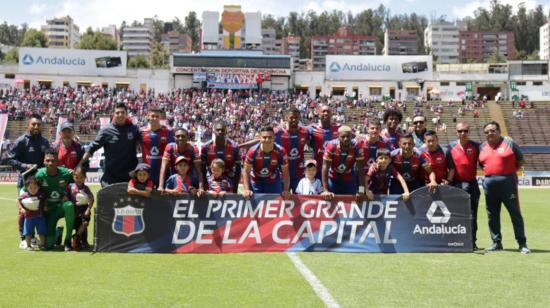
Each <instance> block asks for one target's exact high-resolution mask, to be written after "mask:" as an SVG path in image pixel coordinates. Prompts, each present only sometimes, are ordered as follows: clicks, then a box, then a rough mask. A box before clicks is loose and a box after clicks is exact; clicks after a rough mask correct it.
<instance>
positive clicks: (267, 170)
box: [260, 168, 269, 177]
mask: <svg viewBox="0 0 550 308" xmlns="http://www.w3.org/2000/svg"><path fill="white" fill-rule="evenodd" d="M268 174H269V169H267V168H263V169H262V170H260V175H261V176H263V177H266V176H267V175H268Z"/></svg>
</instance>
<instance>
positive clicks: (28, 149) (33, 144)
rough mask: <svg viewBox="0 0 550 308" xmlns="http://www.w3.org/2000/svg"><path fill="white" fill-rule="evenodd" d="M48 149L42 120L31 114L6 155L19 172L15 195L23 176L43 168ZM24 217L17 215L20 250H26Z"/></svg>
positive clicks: (20, 214) (19, 188) (20, 185)
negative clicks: (22, 132)
mask: <svg viewBox="0 0 550 308" xmlns="http://www.w3.org/2000/svg"><path fill="white" fill-rule="evenodd" d="M49 147H50V143H49V142H48V139H46V138H44V137H43V136H42V118H41V117H40V115H39V114H33V115H31V116H30V118H29V123H28V126H27V132H26V133H25V134H24V135H22V136H21V137H19V138H17V139H16V140H15V142H14V143H13V147H12V148H11V150H10V152H9V154H8V163H9V164H10V165H11V166H13V167H14V168H15V169H16V170H17V171H18V172H19V178H18V180H17V193H18V194H19V191H20V190H21V188H22V187H23V174H25V175H31V173H34V172H36V170H37V169H38V168H42V167H43V166H44V153H45V152H46V149H48V148H49ZM24 221H25V216H24V214H23V213H19V218H18V225H19V235H20V237H21V243H20V245H19V246H20V247H21V248H27V246H26V242H25V238H24V236H23V223H24Z"/></svg>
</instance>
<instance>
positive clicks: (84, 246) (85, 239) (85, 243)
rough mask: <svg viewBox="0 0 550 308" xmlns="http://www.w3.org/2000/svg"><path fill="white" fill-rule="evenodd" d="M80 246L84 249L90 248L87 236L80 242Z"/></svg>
mask: <svg viewBox="0 0 550 308" xmlns="http://www.w3.org/2000/svg"><path fill="white" fill-rule="evenodd" d="M80 245H81V246H80V247H82V249H84V250H87V249H89V248H90V244H89V243H88V239H87V238H85V237H84V238H82V241H81V242H80Z"/></svg>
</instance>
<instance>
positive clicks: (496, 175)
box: [479, 121, 531, 254]
mask: <svg viewBox="0 0 550 308" xmlns="http://www.w3.org/2000/svg"><path fill="white" fill-rule="evenodd" d="M483 132H484V133H485V138H486V140H487V141H485V142H484V143H483V144H481V146H480V148H479V163H480V165H481V166H482V168H483V173H485V179H484V180H483V190H484V191H485V204H486V207H487V216H488V218H489V231H490V232H491V239H492V240H493V244H492V245H491V246H489V247H488V248H487V249H486V250H487V251H498V250H502V233H501V232H500V209H501V204H502V203H504V206H505V207H506V209H507V210H508V213H509V214H510V217H511V218H512V225H513V226H514V235H515V237H516V241H517V242H518V245H519V252H520V253H522V254H528V253H530V252H531V250H529V248H528V247H527V238H526V237H525V225H524V222H523V216H522V215H521V210H520V206H519V195H518V177H517V174H516V172H517V171H518V170H519V169H521V168H522V167H523V164H524V163H525V160H524V158H523V153H521V150H520V148H519V146H518V145H517V144H516V143H515V142H514V141H512V139H510V138H503V137H502V136H501V135H500V125H499V124H498V122H495V121H491V122H489V123H487V124H485V126H484V127H483Z"/></svg>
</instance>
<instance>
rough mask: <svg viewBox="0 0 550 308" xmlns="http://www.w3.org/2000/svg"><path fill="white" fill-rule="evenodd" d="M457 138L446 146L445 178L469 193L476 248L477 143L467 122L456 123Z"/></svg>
mask: <svg viewBox="0 0 550 308" xmlns="http://www.w3.org/2000/svg"><path fill="white" fill-rule="evenodd" d="M456 133H457V135H458V140H456V141H453V142H451V143H450V144H449V146H448V147H447V154H446V156H447V165H448V166H449V175H448V178H447V180H448V181H449V182H450V183H451V185H453V186H455V187H458V188H460V189H462V190H464V191H465V192H467V193H469V194H470V211H471V213H472V219H473V221H472V237H473V243H474V249H476V250H477V245H476V241H477V209H478V206H479V196H480V195H481V193H480V191H479V186H478V183H477V179H476V173H477V165H478V158H479V143H477V142H475V141H472V140H470V137H469V133H470V126H469V125H468V123H467V122H464V121H463V122H458V123H457V124H456Z"/></svg>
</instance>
